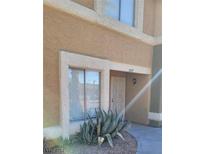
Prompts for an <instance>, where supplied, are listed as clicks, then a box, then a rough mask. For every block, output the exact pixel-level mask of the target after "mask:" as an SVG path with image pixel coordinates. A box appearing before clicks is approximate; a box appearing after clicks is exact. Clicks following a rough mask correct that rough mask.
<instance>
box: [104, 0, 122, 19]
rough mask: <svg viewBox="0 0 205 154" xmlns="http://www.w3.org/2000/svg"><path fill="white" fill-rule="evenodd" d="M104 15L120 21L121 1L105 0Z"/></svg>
mask: <svg viewBox="0 0 205 154" xmlns="http://www.w3.org/2000/svg"><path fill="white" fill-rule="evenodd" d="M104 6H105V7H104V14H105V15H106V16H110V17H112V18H113V19H116V20H119V9H120V1H119V0H104Z"/></svg>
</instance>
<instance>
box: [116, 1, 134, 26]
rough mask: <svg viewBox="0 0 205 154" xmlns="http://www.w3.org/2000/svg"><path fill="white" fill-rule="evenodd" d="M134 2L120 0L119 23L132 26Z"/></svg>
mask: <svg viewBox="0 0 205 154" xmlns="http://www.w3.org/2000/svg"><path fill="white" fill-rule="evenodd" d="M134 5H135V2H134V0H121V5H120V11H121V12H120V21H121V22H123V23H125V24H128V25H130V26H133V25H134V23H133V19H134Z"/></svg>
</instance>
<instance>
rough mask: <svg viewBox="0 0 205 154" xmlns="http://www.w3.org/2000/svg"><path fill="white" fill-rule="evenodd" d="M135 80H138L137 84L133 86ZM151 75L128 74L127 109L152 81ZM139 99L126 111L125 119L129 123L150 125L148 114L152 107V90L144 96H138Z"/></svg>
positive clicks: (147, 91)
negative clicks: (150, 106)
mask: <svg viewBox="0 0 205 154" xmlns="http://www.w3.org/2000/svg"><path fill="white" fill-rule="evenodd" d="M133 78H136V81H137V82H136V84H135V85H134V84H133ZM150 78H151V76H150V75H142V74H134V73H127V74H126V107H127V105H128V104H129V103H130V102H131V100H132V99H133V98H134V97H135V96H137V95H138V94H139V92H140V91H141V90H142V89H143V88H144V86H145V85H146V84H147V83H148V81H149V80H150ZM137 98H138V99H136V100H135V101H133V104H132V105H130V107H129V108H128V110H127V111H126V114H125V117H126V119H127V120H129V121H133V122H137V123H142V124H148V122H149V120H148V112H149V105H150V88H147V89H146V90H145V91H144V92H143V93H142V94H140V95H139V96H137Z"/></svg>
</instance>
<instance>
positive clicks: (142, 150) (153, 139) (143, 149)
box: [127, 124, 162, 154]
mask: <svg viewBox="0 0 205 154" xmlns="http://www.w3.org/2000/svg"><path fill="white" fill-rule="evenodd" d="M127 131H128V132H129V133H130V134H132V135H133V136H134V137H135V138H136V140H137V142H138V148H137V154H161V153H162V128H155V127H149V126H143V125H138V124H131V125H130V126H129V127H128V128H127Z"/></svg>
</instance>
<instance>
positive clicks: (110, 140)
mask: <svg viewBox="0 0 205 154" xmlns="http://www.w3.org/2000/svg"><path fill="white" fill-rule="evenodd" d="M105 136H106V138H107V140H108V143H109V144H110V146H111V147H112V148H113V142H112V137H111V135H110V134H106V135H105Z"/></svg>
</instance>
